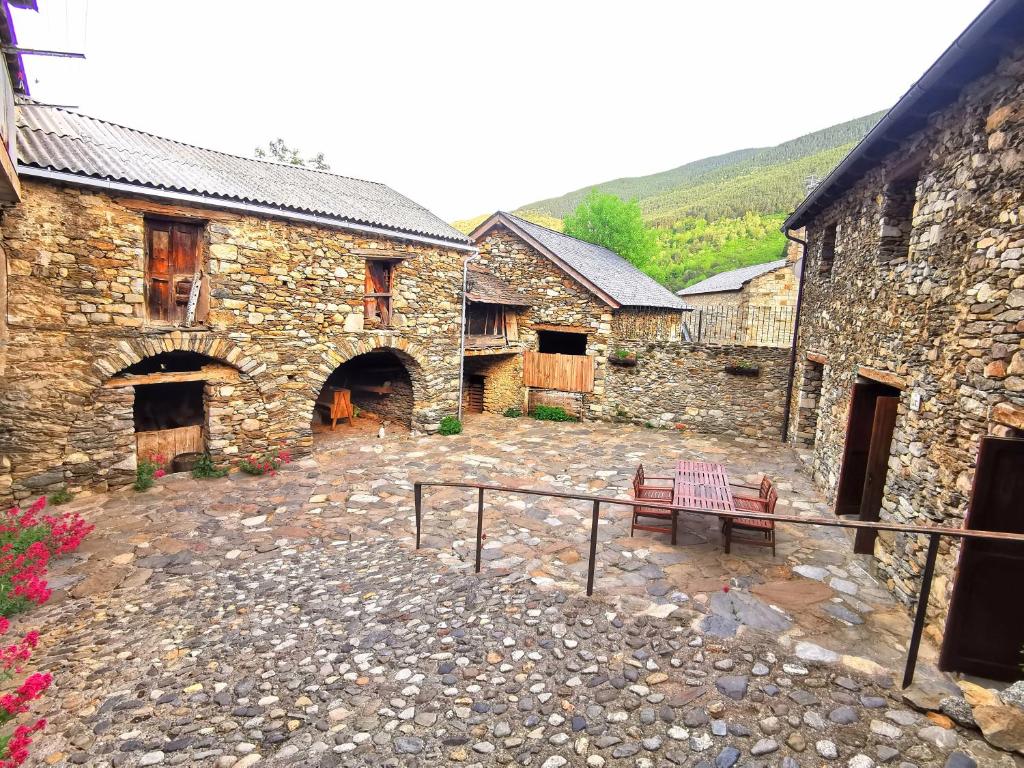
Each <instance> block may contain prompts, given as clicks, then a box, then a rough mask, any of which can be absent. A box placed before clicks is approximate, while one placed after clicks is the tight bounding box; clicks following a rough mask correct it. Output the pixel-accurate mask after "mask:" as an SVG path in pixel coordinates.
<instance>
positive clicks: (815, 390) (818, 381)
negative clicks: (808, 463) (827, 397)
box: [796, 359, 825, 447]
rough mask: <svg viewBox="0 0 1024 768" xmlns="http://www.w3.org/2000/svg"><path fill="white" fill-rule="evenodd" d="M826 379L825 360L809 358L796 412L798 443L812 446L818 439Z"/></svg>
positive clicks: (805, 364)
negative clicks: (822, 391)
mask: <svg viewBox="0 0 1024 768" xmlns="http://www.w3.org/2000/svg"><path fill="white" fill-rule="evenodd" d="M824 379H825V364H824V362H823V361H818V360H811V359H808V360H807V361H806V362H805V363H804V375H803V380H802V382H801V384H800V400H799V405H798V408H797V414H796V443H797V444H798V445H805V446H807V447H811V446H813V445H814V443H815V441H816V440H817V432H818V409H819V408H820V407H821V386H822V382H823V381H824Z"/></svg>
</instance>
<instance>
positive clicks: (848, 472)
mask: <svg viewBox="0 0 1024 768" xmlns="http://www.w3.org/2000/svg"><path fill="white" fill-rule="evenodd" d="M876 397H877V395H876V394H875V390H874V385H873V384H872V383H871V382H866V381H858V382H856V383H855V384H854V385H853V391H852V392H851V394H850V415H849V418H848V419H847V422H846V443H845V445H844V446H843V464H842V468H841V469H840V470H839V487H838V489H837V490H836V514H837V515H859V514H860V505H861V501H862V499H863V495H864V478H865V477H866V476H867V469H868V450H869V449H870V447H871V430H872V425H873V424H874V419H875V398H876Z"/></svg>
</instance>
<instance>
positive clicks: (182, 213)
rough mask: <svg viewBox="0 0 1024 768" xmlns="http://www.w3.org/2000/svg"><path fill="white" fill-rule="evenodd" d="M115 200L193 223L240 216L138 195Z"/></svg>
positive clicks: (166, 216) (144, 211)
mask: <svg viewBox="0 0 1024 768" xmlns="http://www.w3.org/2000/svg"><path fill="white" fill-rule="evenodd" d="M114 202H115V203H117V204H118V205H120V206H122V207H124V208H127V209H128V210H130V211H137V212H139V213H148V214H151V215H154V216H162V217H164V218H166V219H178V220H181V221H184V222H188V223H193V224H198V223H202V222H206V221H231V220H232V219H237V218H238V216H233V215H231V214H230V213H224V212H223V211H214V210H210V209H207V208H192V207H189V206H184V205H168V204H167V203H158V202H155V201H153V200H144V199H142V198H138V197H115V198H114Z"/></svg>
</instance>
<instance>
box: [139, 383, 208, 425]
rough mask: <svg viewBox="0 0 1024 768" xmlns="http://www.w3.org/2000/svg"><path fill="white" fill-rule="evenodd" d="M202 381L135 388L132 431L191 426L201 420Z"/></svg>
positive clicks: (147, 385)
mask: <svg viewBox="0 0 1024 768" xmlns="http://www.w3.org/2000/svg"><path fill="white" fill-rule="evenodd" d="M203 385H204V382H202V381H179V382H174V383H170V384H143V385H140V386H137V387H135V409H134V415H135V431H136V432H151V431H153V430H158V429H177V428H178V427H192V426H195V425H197V424H202V423H203V420H204V419H203V413H204V408H203Z"/></svg>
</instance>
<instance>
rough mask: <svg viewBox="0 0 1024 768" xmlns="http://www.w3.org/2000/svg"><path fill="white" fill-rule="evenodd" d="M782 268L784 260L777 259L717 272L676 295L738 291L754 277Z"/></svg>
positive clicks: (784, 264) (784, 263) (677, 292)
mask: <svg viewBox="0 0 1024 768" xmlns="http://www.w3.org/2000/svg"><path fill="white" fill-rule="evenodd" d="M784 266H786V260H785V259H779V260H778V261H769V262H768V263H766V264H754V265H753V266H750V267H740V268H739V269H732V270H729V271H728V272H719V273H718V274H717V275H712V276H711V277H709V278H707V279H706V280H701V281H700V282H699V283H694V284H693V285H691V286H689V287H688V288H683V290H681V291H676V295H677V296H693V295H695V294H699V293H723V292H725V291H738V290H740V289H742V288H743V286H744V285H746V284H747V283H749V282H750V281H751V280H753V279H754V278H755V277H760V276H761V275H764V274H767V273H768V272H774V271H775V270H776V269H781V268H782V267H784Z"/></svg>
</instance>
